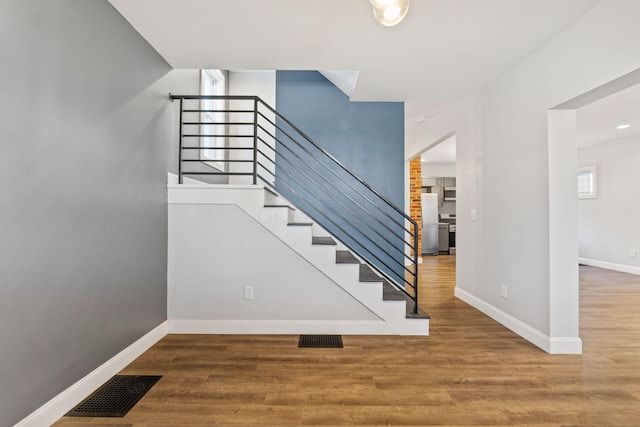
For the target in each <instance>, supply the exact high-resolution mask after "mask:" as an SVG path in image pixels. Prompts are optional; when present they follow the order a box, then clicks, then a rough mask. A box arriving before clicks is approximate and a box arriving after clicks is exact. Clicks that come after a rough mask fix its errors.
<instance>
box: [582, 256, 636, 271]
mask: <svg viewBox="0 0 640 427" xmlns="http://www.w3.org/2000/svg"><path fill="white" fill-rule="evenodd" d="M578 262H579V263H580V264H584V265H590V266H592V267H599V268H606V269H607V270H614V271H620V272H622V273H630V274H637V275H640V267H633V266H631V265H624V264H614V263H612V262H606V261H598V260H595V259H589V258H578Z"/></svg>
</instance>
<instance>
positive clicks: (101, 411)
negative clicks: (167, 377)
mask: <svg viewBox="0 0 640 427" xmlns="http://www.w3.org/2000/svg"><path fill="white" fill-rule="evenodd" d="M160 378H162V376H158V375H116V376H115V377H113V378H111V379H110V380H109V381H108V382H107V383H106V384H104V385H103V386H102V387H100V388H99V389H98V390H96V391H95V392H94V393H93V394H92V395H91V396H89V397H87V398H86V399H85V400H84V401H83V402H81V403H80V404H79V405H78V406H76V407H75V408H73V409H72V410H71V411H69V413H67V416H68V417H124V416H125V415H126V414H127V412H129V410H130V409H131V408H133V406H134V405H135V404H136V403H138V401H139V400H140V399H142V396H144V395H145V394H146V393H147V391H149V389H150V388H151V387H153V385H154V384H155V383H156V382H158V380H159V379H160Z"/></svg>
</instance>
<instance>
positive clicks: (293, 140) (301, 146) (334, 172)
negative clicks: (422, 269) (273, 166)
mask: <svg viewBox="0 0 640 427" xmlns="http://www.w3.org/2000/svg"><path fill="white" fill-rule="evenodd" d="M258 114H259V115H261V116H262V117H263V118H264V119H265V120H267V121H268V122H269V123H271V124H272V125H273V126H274V127H275V128H276V129H277V130H279V131H280V132H282V133H283V134H285V135H286V136H287V137H288V138H289V139H290V140H291V141H292V142H293V143H294V144H296V145H297V146H298V147H300V148H301V149H302V150H304V151H305V152H306V153H307V154H309V155H310V156H312V157H313V158H315V159H316V160H317V161H318V163H320V164H321V165H322V166H324V167H325V168H326V169H327V170H328V171H330V172H331V173H332V174H333V175H335V176H336V177H337V178H338V179H340V180H341V181H342V182H344V183H345V184H347V185H348V186H349V187H350V188H351V189H353V190H354V191H356V192H357V193H358V194H360V195H361V196H362V197H364V198H365V200H367V201H368V202H369V203H371V206H373V207H374V208H376V209H377V210H378V211H379V212H381V213H382V214H384V215H385V216H386V217H387V218H390V219H393V218H392V217H391V215H389V214H388V213H387V212H385V211H383V210H382V209H380V207H378V205H377V204H376V203H375V202H373V201H372V200H371V199H370V198H369V197H367V196H366V195H365V194H363V193H362V192H361V191H360V190H358V189H357V188H355V187H354V186H353V185H351V183H350V182H348V181H347V180H345V179H344V178H343V177H342V176H340V175H339V174H338V173H337V172H336V171H334V170H333V169H331V168H330V167H329V166H327V165H326V164H325V163H324V162H323V161H321V160H320V159H317V158H316V157H315V156H314V154H313V153H312V152H311V151H309V150H308V149H307V148H306V147H304V146H303V145H302V144H300V143H299V142H298V141H296V140H295V139H294V138H293V137H291V135H289V134H288V133H287V132H286V131H285V130H284V129H282V128H280V127H279V126H278V125H276V124H275V123H274V122H272V121H271V120H270V119H268V118H267V117H265V116H264V114H262V113H260V112H258ZM258 127H260V129H262V130H263V131H264V132H265V133H267V134H268V135H269V136H270V137H271V138H273V140H274V141H276V142H279V143H280V144H282V145H283V146H286V144H285V143H284V142H283V141H281V140H278V139H277V138H276V137H275V135H272V134H271V132H269V131H268V130H267V129H265V128H264V127H262V125H260V124H258ZM339 166H340V165H339ZM374 194H376V193H374ZM403 216H405V215H404V214H403ZM402 228H403V229H404V230H405V231H406V232H407V233H411V230H407V228H406V227H404V226H402Z"/></svg>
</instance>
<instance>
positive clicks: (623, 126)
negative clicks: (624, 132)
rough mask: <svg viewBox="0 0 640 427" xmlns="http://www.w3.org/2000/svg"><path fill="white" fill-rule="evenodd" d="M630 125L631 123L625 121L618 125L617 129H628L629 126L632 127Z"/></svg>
mask: <svg viewBox="0 0 640 427" xmlns="http://www.w3.org/2000/svg"><path fill="white" fill-rule="evenodd" d="M630 127H631V125H630V124H627V123H625V124H623V125H620V126H618V127H616V129H627V128H630Z"/></svg>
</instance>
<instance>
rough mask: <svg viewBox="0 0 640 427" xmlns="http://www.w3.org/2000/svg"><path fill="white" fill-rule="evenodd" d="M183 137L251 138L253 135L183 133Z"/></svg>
mask: <svg viewBox="0 0 640 427" xmlns="http://www.w3.org/2000/svg"><path fill="white" fill-rule="evenodd" d="M182 137H183V138H253V135H227V134H224V135H218V134H211V135H209V134H204V135H200V134H183V135H182Z"/></svg>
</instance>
